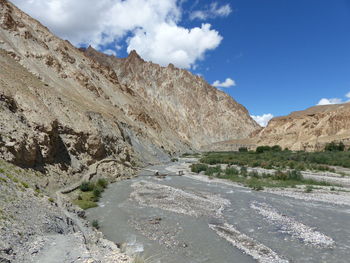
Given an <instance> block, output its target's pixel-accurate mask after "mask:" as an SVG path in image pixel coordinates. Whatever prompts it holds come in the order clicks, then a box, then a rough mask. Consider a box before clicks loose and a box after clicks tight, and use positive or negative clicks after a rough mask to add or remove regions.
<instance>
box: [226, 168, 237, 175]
mask: <svg viewBox="0 0 350 263" xmlns="http://www.w3.org/2000/svg"><path fill="white" fill-rule="evenodd" d="M225 174H226V175H228V176H236V175H239V171H238V170H237V169H236V168H233V167H230V168H226V170H225Z"/></svg>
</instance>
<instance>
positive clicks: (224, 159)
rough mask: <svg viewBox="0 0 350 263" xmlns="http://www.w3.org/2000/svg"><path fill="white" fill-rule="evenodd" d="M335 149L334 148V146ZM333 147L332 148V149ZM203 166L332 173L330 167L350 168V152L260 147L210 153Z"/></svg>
mask: <svg viewBox="0 0 350 263" xmlns="http://www.w3.org/2000/svg"><path fill="white" fill-rule="evenodd" d="M332 147H333V146H332ZM332 147H331V148H332ZM200 162H201V163H203V164H209V165H215V164H231V165H232V164H235V165H239V166H249V167H262V168H265V169H287V168H288V169H295V170H300V171H305V170H313V171H331V172H334V169H333V168H331V167H329V166H342V167H347V168H350V151H347V152H345V151H335V150H334V151H331V150H329V151H324V152H302V151H299V152H292V151H289V150H284V151H282V150H281V149H280V148H278V147H277V146H276V147H269V146H260V147H258V148H257V149H256V151H255V152H253V151H250V152H244V151H243V152H242V151H241V152H209V153H205V154H204V155H203V157H202V158H201V159H200Z"/></svg>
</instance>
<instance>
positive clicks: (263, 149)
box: [255, 146, 271, 153]
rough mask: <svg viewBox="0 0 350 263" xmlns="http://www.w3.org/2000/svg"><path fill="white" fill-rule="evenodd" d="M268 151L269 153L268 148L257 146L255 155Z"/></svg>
mask: <svg viewBox="0 0 350 263" xmlns="http://www.w3.org/2000/svg"><path fill="white" fill-rule="evenodd" d="M269 151H271V147H270V146H259V147H257V148H256V150H255V152H256V153H264V152H269Z"/></svg>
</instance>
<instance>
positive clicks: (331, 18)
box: [198, 0, 350, 116]
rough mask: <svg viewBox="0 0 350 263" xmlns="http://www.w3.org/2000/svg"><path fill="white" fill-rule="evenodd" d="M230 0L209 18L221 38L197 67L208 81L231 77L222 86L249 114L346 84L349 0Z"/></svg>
mask: <svg viewBox="0 0 350 263" xmlns="http://www.w3.org/2000/svg"><path fill="white" fill-rule="evenodd" d="M230 3H231V5H232V8H233V10H234V11H233V12H232V13H231V15H230V16H229V17H227V18H219V19H216V20H215V21H213V22H212V24H213V27H214V28H215V29H217V30H218V31H219V32H220V33H221V35H222V36H223V37H224V40H223V41H222V43H221V45H220V46H219V47H218V48H217V49H216V50H214V51H212V52H210V53H209V54H208V55H207V57H206V59H205V61H203V63H201V66H200V67H199V69H198V71H200V72H201V73H202V72H203V75H204V76H205V78H206V79H207V80H208V81H209V82H211V83H212V82H213V81H214V80H216V79H220V80H223V79H225V78H226V77H231V78H232V79H234V80H235V81H236V83H237V85H236V86H235V87H232V88H229V89H225V91H226V92H228V93H229V94H230V95H231V96H233V97H234V98H235V99H237V100H238V101H239V102H240V103H242V104H243V105H244V106H246V107H247V108H248V110H249V111H250V113H251V114H255V115H261V114H263V113H272V114H273V115H275V116H277V115H285V114H288V113H289V112H291V111H295V110H301V109H305V108H307V107H310V106H313V105H316V104H317V103H318V102H319V100H320V99H321V98H344V95H345V94H347V93H348V92H349V91H350V1H346V0H293V1H289V0H288V1H287V0H264V1H261V0H235V1H230ZM206 67H208V68H209V70H208V71H205V70H204V69H205V68H206Z"/></svg>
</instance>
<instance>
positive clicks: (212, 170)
mask: <svg viewBox="0 0 350 263" xmlns="http://www.w3.org/2000/svg"><path fill="white" fill-rule="evenodd" d="M221 172H222V170H221V166H220V165H217V166H215V167H208V169H207V170H206V171H205V175H210V176H211V175H213V174H214V173H217V174H220V173H221Z"/></svg>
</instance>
